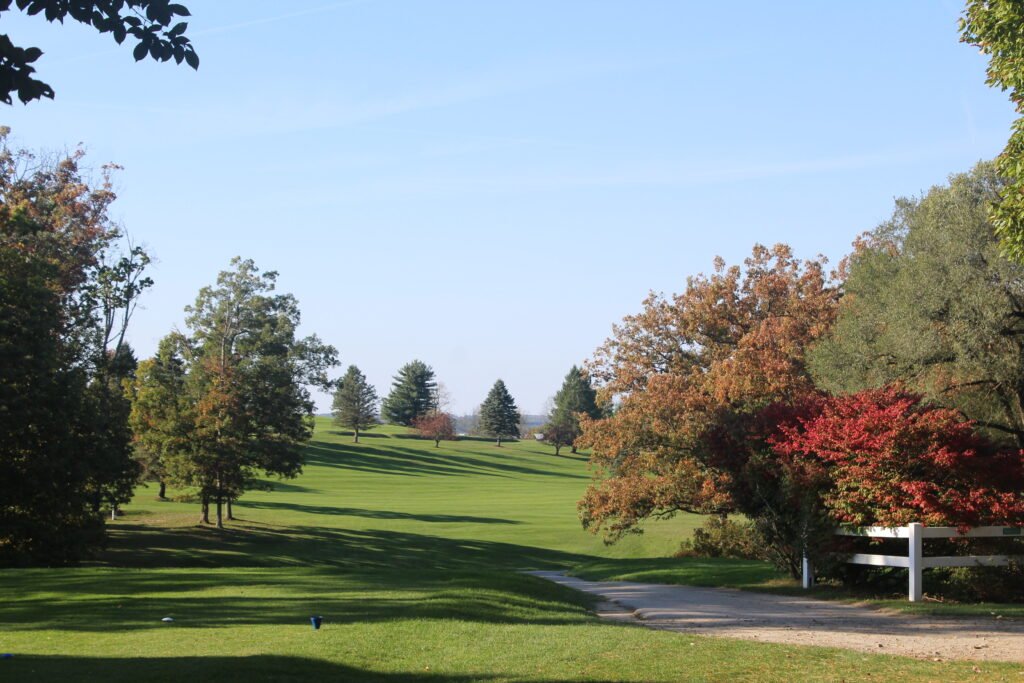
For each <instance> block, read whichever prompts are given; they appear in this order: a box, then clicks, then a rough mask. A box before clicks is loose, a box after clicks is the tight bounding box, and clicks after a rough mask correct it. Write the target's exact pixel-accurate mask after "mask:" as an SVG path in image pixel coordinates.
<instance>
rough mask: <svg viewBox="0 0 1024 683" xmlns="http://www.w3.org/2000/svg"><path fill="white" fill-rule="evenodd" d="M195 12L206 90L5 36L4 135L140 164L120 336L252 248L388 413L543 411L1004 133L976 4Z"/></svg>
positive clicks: (419, 5) (473, 4) (46, 37)
mask: <svg viewBox="0 0 1024 683" xmlns="http://www.w3.org/2000/svg"><path fill="white" fill-rule="evenodd" d="M183 2H185V4H186V5H188V7H189V8H190V9H191V11H192V14H193V15H194V16H193V18H192V20H191V22H190V28H189V35H190V36H191V37H192V39H193V42H194V44H195V46H196V48H197V51H198V52H199V54H200V56H201V58H202V65H201V67H200V70H199V71H198V72H193V71H192V70H191V69H187V68H185V67H184V66H182V67H175V66H173V65H171V64H156V63H151V62H148V61H147V62H144V63H140V64H135V63H134V62H133V60H132V56H131V49H130V47H127V46H122V47H120V48H118V47H117V46H116V45H115V44H114V43H113V41H112V40H111V39H110V37H109V36H100V35H98V34H96V33H95V32H93V31H91V30H89V29H87V28H85V27H80V26H78V25H68V26H66V27H52V26H50V25H48V24H46V22H45V21H43V20H42V19H40V18H39V17H24V16H22V15H18V14H16V13H11V14H10V15H6V14H5V15H4V19H3V25H2V29H3V31H4V32H7V33H9V34H10V35H11V36H12V38H13V39H14V40H15V42H16V43H17V44H22V45H38V46H40V47H42V48H43V50H44V51H45V53H46V54H45V55H44V56H43V58H42V59H40V61H39V63H38V67H39V71H40V73H41V75H42V77H43V78H44V80H47V81H48V82H49V83H50V84H51V85H53V86H54V88H55V89H56V91H57V98H56V100H55V101H53V102H43V103H34V104H32V105H29V106H27V107H23V106H21V105H16V106H14V107H11V108H8V109H6V110H5V111H4V118H5V121H4V122H5V123H6V124H8V125H10V126H11V127H12V128H13V132H14V137H15V138H16V140H17V141H18V142H19V143H21V144H22V145H24V146H27V147H30V148H34V149H40V148H50V149H54V148H64V147H73V146H74V145H76V144H77V143H79V142H82V143H85V145H86V146H87V148H88V150H89V158H90V159H91V160H92V162H93V163H94V164H96V165H97V166H98V165H99V164H101V163H104V162H107V161H114V162H117V163H119V164H121V165H123V166H124V167H125V170H124V172H123V173H121V175H120V176H119V187H118V189H119V194H120V199H119V200H118V202H117V203H116V205H115V209H114V214H115V216H116V217H117V218H118V219H119V220H121V221H123V223H124V225H125V227H126V228H127V230H128V231H129V232H130V233H131V235H132V236H133V237H134V239H135V240H136V241H138V242H141V243H143V244H145V245H146V246H147V247H148V248H149V249H150V251H151V252H152V253H153V254H155V256H156V257H157V258H158V263H157V264H156V266H155V267H154V268H153V271H152V276H153V277H154V278H155V280H156V286H155V287H154V289H153V290H151V292H150V293H149V294H148V295H147V297H146V299H145V301H144V306H145V310H142V311H140V312H139V313H138V315H137V317H136V319H135V322H134V328H133V329H132V331H131V334H130V339H131V342H132V343H133V344H134V345H135V347H136V349H137V350H138V352H139V353H140V355H143V356H145V355H149V354H151V353H152V352H153V350H154V349H155V347H156V343H157V340H158V339H159V338H160V337H161V336H162V335H164V334H165V333H166V332H168V331H169V330H170V329H171V328H172V326H174V325H179V326H180V325H182V323H183V317H184V316H183V313H182V308H183V307H184V306H185V305H186V304H188V303H190V302H191V301H192V300H193V299H194V297H195V294H196V292H197V291H198V289H199V288H200V287H201V286H203V285H205V284H208V283H210V282H212V281H213V280H214V278H215V277H216V274H217V272H218V271H219V270H222V269H223V268H225V267H227V265H228V261H229V260H230V259H231V257H232V256H234V255H241V256H244V257H248V258H252V259H254V260H255V261H256V263H257V265H258V266H260V267H261V268H263V269H273V270H277V271H279V272H280V280H279V284H280V289H281V290H283V291H288V292H292V293H294V294H295V295H296V296H297V297H298V299H299V301H300V303H301V306H302V310H303V326H304V330H305V331H306V332H314V331H315V332H316V333H318V334H319V335H320V336H321V337H322V338H324V339H325V340H326V341H328V342H329V343H332V344H334V345H335V346H337V348H338V350H339V351H340V355H341V358H342V361H343V363H344V364H345V365H347V364H349V363H355V364H357V365H359V366H360V368H362V369H363V370H364V372H366V373H367V375H368V376H369V378H370V380H371V381H372V382H373V383H374V384H376V385H377V387H378V391H379V392H380V393H381V394H382V395H383V394H384V393H386V391H387V389H388V386H389V384H390V378H391V375H392V374H393V373H394V372H395V370H396V369H397V368H398V366H400V365H401V364H402V363H404V362H406V361H409V360H411V359H413V358H420V359H422V360H424V361H426V362H427V363H429V364H431V365H433V367H434V368H435V370H436V371H437V374H438V377H439V378H440V379H441V380H442V381H443V382H444V383H445V384H446V385H447V386H448V388H449V390H450V391H451V393H452V394H453V398H454V405H453V409H454V410H455V411H457V412H466V411H469V410H471V409H472V408H473V407H474V406H476V405H478V404H479V403H480V401H481V400H482V399H483V397H484V395H485V394H486V392H487V390H488V389H489V387H490V386H491V384H493V382H494V380H495V379H496V378H498V377H501V378H503V379H504V380H505V382H506V384H507V385H508V386H509V388H510V390H511V391H512V392H513V394H514V395H515V397H516V398H517V400H518V402H519V405H520V407H521V408H522V409H524V410H525V411H529V412H537V411H540V410H541V409H542V407H543V406H544V403H545V401H546V399H547V398H548V397H550V396H551V395H552V394H553V393H554V392H555V391H556V390H557V388H558V386H559V383H560V382H561V379H562V377H563V375H564V374H565V372H566V371H567V370H568V368H569V366H571V365H572V364H573V363H579V362H581V361H582V360H584V359H585V358H587V357H588V356H589V355H590V354H591V353H592V352H593V350H594V348H595V347H596V346H597V345H599V344H600V343H601V341H602V340H603V339H604V338H605V337H607V336H608V334H609V332H610V329H611V325H612V323H614V322H616V321H617V320H619V319H621V317H622V316H623V315H626V314H629V313H631V312H634V311H636V310H638V308H639V304H640V301H641V300H642V299H643V297H644V296H645V294H646V293H647V292H648V290H652V289H653V290H657V291H665V292H673V291H678V290H680V289H682V288H683V287H684V286H685V280H686V277H687V275H690V274H694V273H697V272H700V271H706V270H707V269H708V268H709V267H710V264H711V262H712V259H713V257H714V256H715V255H716V254H720V255H722V256H723V257H725V258H726V260H727V261H729V262H735V261H737V260H740V259H742V258H743V256H744V255H746V254H747V253H749V250H750V247H751V245H753V244H754V243H755V242H761V243H774V242H779V241H783V242H788V243H789V244H791V245H792V246H793V247H794V248H795V250H796V252H797V254H798V255H800V256H807V257H810V256H814V255H816V254H818V253H822V254H825V255H827V256H828V257H829V258H831V259H832V260H833V261H835V260H836V259H838V258H839V257H841V256H842V255H843V254H844V253H846V251H847V250H848V247H849V244H850V242H851V240H852V239H853V238H854V236H855V235H857V234H858V233H860V232H862V231H864V230H868V229H871V228H872V227H874V226H875V225H876V224H877V223H878V222H879V221H880V220H882V219H884V218H885V217H886V216H887V215H888V214H889V213H890V212H891V208H892V200H893V197H895V196H900V195H910V194H917V193H919V192H921V191H922V190H925V189H927V188H928V187H930V186H931V185H934V184H937V183H941V182H943V181H944V179H945V177H946V176H947V175H948V174H950V173H952V172H958V171H963V170H966V169H968V168H969V167H970V166H971V165H972V164H973V163H975V162H976V161H978V160H979V159H985V158H991V157H993V156H994V155H995V154H996V153H997V152H998V151H999V150H1000V149H1001V148H1002V145H1003V143H1004V142H1005V140H1006V137H1007V135H1008V130H1009V124H1010V121H1011V120H1012V118H1013V113H1012V109H1011V106H1010V104H1009V102H1008V101H1007V99H1006V97H1005V96H1004V95H1003V94H1002V93H1000V92H998V91H993V90H990V89H988V88H987V87H986V86H985V85H984V67H985V61H984V58H983V57H982V56H981V55H979V54H978V52H977V51H976V50H974V49H972V48H970V47H968V46H965V45H962V44H960V43H958V41H957V27H956V20H957V16H958V14H959V13H960V11H961V9H962V7H961V3H960V2H941V1H934V0H927V1H925V0H915V1H907V2H891V1H889V0H884V1H883V0H874V1H870V2H846V3H836V2H820V1H819V0H814V1H807V2H771V3H766V2H730V3H709V2H682V1H676V0H672V1H666V2H594V1H592V0H588V1H584V0H580V1H579V2H569V1H565V2H547V1H544V2H541V1H538V2H525V1H524V0H514V1H512V0H509V1H507V2H480V1H479V0H467V1H465V2H445V1H439V2H429V3H428V2H411V1H404V2H402V1H399V0H362V1H360V0H349V1H347V2H344V1H343V2H328V1H327V0H289V1H288V2H280V1H279V0H274V1H270V0H183ZM341 371H343V368H340V369H339V373H340V372H341ZM328 405H329V403H328V401H327V400H326V399H325V398H323V397H321V401H320V408H321V409H326V408H327V407H328Z"/></svg>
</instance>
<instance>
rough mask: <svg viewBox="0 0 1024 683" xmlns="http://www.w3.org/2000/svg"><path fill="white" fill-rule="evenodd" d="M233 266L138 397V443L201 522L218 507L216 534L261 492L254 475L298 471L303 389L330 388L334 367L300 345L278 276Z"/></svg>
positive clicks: (307, 410)
mask: <svg viewBox="0 0 1024 683" xmlns="http://www.w3.org/2000/svg"><path fill="white" fill-rule="evenodd" d="M231 265H232V270H228V271H224V272H222V273H220V275H219V276H218V277H217V283H216V285H214V286H208V287H204V288H202V289H201V290H200V292H199V296H198V297H197V298H196V302H195V304H194V305H192V306H189V307H187V308H186V313H187V314H188V315H187V318H186V323H187V325H188V327H189V330H190V332H191V336H186V335H183V334H181V333H172V334H171V335H170V336H169V337H167V338H166V339H165V340H164V342H162V343H161V347H160V353H159V354H158V356H157V358H155V359H154V362H153V370H152V371H147V373H145V374H140V376H139V378H138V379H137V380H136V390H135V391H134V395H135V396H136V403H135V411H136V416H135V418H134V421H135V423H136V424H138V425H142V426H144V428H143V429H142V430H141V431H137V432H136V434H137V438H138V439H139V440H140V441H142V442H143V443H147V442H148V443H151V444H156V447H157V448H159V449H160V450H161V452H162V453H163V460H164V462H163V467H164V470H165V471H166V472H167V476H168V477H169V479H170V480H171V481H172V482H173V483H175V484H178V485H180V486H194V487H196V488H198V490H199V493H200V496H201V498H202V500H203V501H204V518H205V517H206V512H205V510H206V504H207V503H208V502H213V503H215V504H216V508H217V525H218V526H223V516H222V505H223V504H224V503H227V504H228V506H229V507H228V517H229V518H230V503H231V502H232V501H233V500H236V499H237V498H238V497H239V496H241V495H242V494H243V493H244V492H245V491H246V490H247V489H250V488H253V487H257V486H262V484H261V483H260V482H259V481H258V480H257V479H256V475H257V473H263V474H265V475H276V476H280V477H294V476H296V475H297V474H299V473H300V472H301V471H302V449H303V447H304V445H305V443H306V442H307V441H308V440H309V438H310V437H311V436H312V433H313V424H312V416H313V409H314V403H313V400H312V397H311V395H310V393H309V390H308V389H307V386H317V387H320V388H322V389H324V390H329V389H330V388H332V383H331V382H330V381H329V380H328V378H327V371H328V369H329V368H331V367H333V366H335V365H337V352H336V351H335V350H334V348H333V347H331V346H328V345H325V344H323V343H322V342H321V341H320V340H319V339H318V338H317V337H316V336H315V335H313V336H309V337H305V338H302V339H299V338H297V337H296V330H297V328H298V325H299V320H300V314H299V308H298V302H297V301H296V300H295V298H294V297H293V296H292V295H290V294H274V293H273V291H274V289H275V283H276V280H277V273H275V272H272V271H268V272H264V273H260V271H259V270H258V269H257V268H256V266H255V264H254V263H253V262H252V261H249V260H242V259H240V258H235V259H233V260H232V262H231ZM157 370H160V372H159V373H157ZM145 382H149V383H148V384H147V383H145ZM149 390H152V391H154V392H156V395H155V396H153V395H150V393H149ZM161 392H166V394H167V395H163V394H162V393H161ZM147 396H148V397H149V400H148V401H147V402H146V403H143V402H142V400H141V399H142V397H147ZM147 430H148V431H151V432H155V433H150V434H147ZM149 447H150V448H153V447H154V446H149ZM205 521H209V520H208V519H205Z"/></svg>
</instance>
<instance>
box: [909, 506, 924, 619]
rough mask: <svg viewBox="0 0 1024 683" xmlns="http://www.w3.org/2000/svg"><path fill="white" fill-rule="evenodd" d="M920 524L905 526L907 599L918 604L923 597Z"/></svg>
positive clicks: (922, 549)
mask: <svg viewBox="0 0 1024 683" xmlns="http://www.w3.org/2000/svg"><path fill="white" fill-rule="evenodd" d="M921 529H922V527H921V524H920V523H918V522H912V523H911V524H908V525H907V530H908V531H909V535H908V546H909V548H908V551H909V552H908V553H907V555H908V556H909V564H910V567H909V569H910V590H909V598H910V601H911V602H919V601H920V600H921V597H922V595H923V592H924V591H923V587H922V585H921V581H922V579H923V576H922V571H921V570H922V569H924V562H922V556H923V555H924V543H923V542H922V541H923V540H924V536H923V535H922V533H921Z"/></svg>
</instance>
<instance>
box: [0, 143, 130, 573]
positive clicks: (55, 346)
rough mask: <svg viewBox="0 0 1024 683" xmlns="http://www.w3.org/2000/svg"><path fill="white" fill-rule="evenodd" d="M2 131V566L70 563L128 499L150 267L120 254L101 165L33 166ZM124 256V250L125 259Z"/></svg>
mask: <svg viewBox="0 0 1024 683" xmlns="http://www.w3.org/2000/svg"><path fill="white" fill-rule="evenodd" d="M8 132H9V131H8V130H7V129H2V130H0V281H2V284H3V286H2V287H0V561H24V560H26V559H28V560H32V561H42V562H47V563H63V562H71V561H75V560H77V559H79V558H81V557H82V556H83V555H85V554H87V553H88V551H89V549H90V548H91V547H92V546H94V545H96V544H98V543H99V542H100V541H101V540H102V537H103V526H102V518H101V516H100V508H101V506H102V505H104V504H107V505H110V507H111V508H112V509H116V507H117V506H118V505H119V504H120V503H123V502H125V501H126V500H127V499H128V498H129V497H130V496H131V488H132V484H133V483H134V478H135V477H136V475H137V466H136V463H135V461H134V460H133V459H132V457H131V445H130V433H129V430H128V426H127V403H126V401H125V399H124V398H123V396H122V393H121V387H120V381H121V380H122V379H124V378H126V377H127V376H129V375H130V374H131V372H132V370H133V368H132V365H133V361H132V360H131V354H130V351H129V350H128V349H127V347H126V346H125V344H124V330H125V329H126V328H127V325H128V323H129V320H130V318H131V313H132V311H133V310H134V307H135V302H136V301H137V299H138V296H139V295H140V294H141V293H142V291H143V290H144V289H145V288H146V287H148V286H149V284H150V281H149V280H148V278H145V277H143V276H142V275H141V273H142V270H143V269H144V267H145V265H146V263H147V262H148V258H147V257H146V256H145V253H144V252H143V251H142V250H141V249H138V248H136V247H131V246H130V245H128V247H127V248H125V249H124V250H123V251H122V250H121V247H120V244H121V232H120V230H119V229H118V227H117V226H116V225H114V224H113V223H112V222H111V221H110V219H109V216H108V209H109V206H110V204H111V202H113V201H114V199H115V195H114V193H113V192H112V191H111V187H110V172H111V170H112V169H105V171H104V174H103V176H102V183H101V184H100V185H99V186H98V187H94V186H92V185H91V184H90V183H89V182H87V181H86V179H85V177H84V175H83V171H82V170H81V168H80V162H81V159H82V156H83V155H82V153H81V152H80V151H79V152H75V153H72V154H70V155H66V156H61V157H50V158H45V159H42V160H40V159H38V158H37V157H35V156H34V155H32V154H31V153H29V152H26V151H23V150H14V149H11V148H10V147H9V146H8V144H7V134H8ZM119 253H120V254H123V255H119Z"/></svg>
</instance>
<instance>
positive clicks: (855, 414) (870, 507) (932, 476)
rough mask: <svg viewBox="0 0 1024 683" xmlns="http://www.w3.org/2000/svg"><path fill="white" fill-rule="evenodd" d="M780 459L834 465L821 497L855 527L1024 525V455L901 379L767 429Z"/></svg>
mask: <svg viewBox="0 0 1024 683" xmlns="http://www.w3.org/2000/svg"><path fill="white" fill-rule="evenodd" d="M769 441H770V442H771V445H772V447H773V450H774V452H775V453H776V454H777V455H778V456H779V457H780V459H782V460H786V461H789V462H797V463H800V462H802V463H805V467H806V468H808V469H819V470H821V471H823V472H826V473H827V476H828V488H827V489H826V490H825V491H824V493H823V502H824V504H825V507H826V509H827V511H828V514H829V516H830V517H831V518H832V519H833V520H835V521H836V522H840V523H843V524H849V525H854V526H870V525H882V526H900V525H904V524H907V523H909V522H921V523H924V524H926V525H936V526H961V527H969V526H978V525H988V524H992V525H996V524H998V525H1004V524H1019V523H1021V522H1022V521H1024V498H1022V496H1021V490H1022V489H1024V460H1022V457H1021V452H1020V451H1018V450H1016V449H1012V448H1002V447H1000V446H998V445H997V444H995V443H993V442H992V441H990V440H989V439H987V438H985V437H983V436H981V435H980V434H978V433H977V432H976V431H975V429H974V425H973V424H972V423H971V422H969V421H966V420H964V419H963V417H962V416H961V415H960V413H958V412H957V411H954V410H951V409H948V408H942V407H939V406H935V405H929V404H927V403H924V402H923V400H922V397H921V396H920V395H917V394H912V393H908V392H905V391H903V390H900V389H898V388H895V387H889V388H885V389H880V390H875V391H864V392H860V393H857V394H852V395H849V396H842V397H837V398H833V399H830V400H827V401H825V402H823V403H822V404H820V406H818V407H817V411H816V414H813V415H809V416H807V417H804V418H802V419H800V420H798V421H797V422H796V423H793V422H791V423H789V424H782V425H780V427H779V430H778V432H777V433H776V434H775V435H773V436H771V437H770V438H769Z"/></svg>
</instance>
